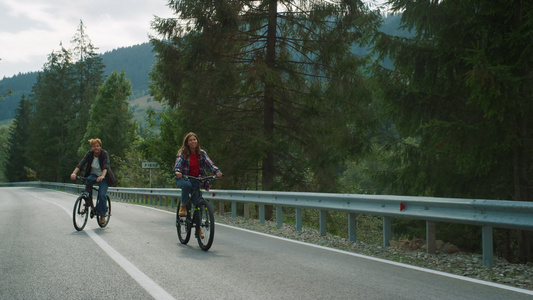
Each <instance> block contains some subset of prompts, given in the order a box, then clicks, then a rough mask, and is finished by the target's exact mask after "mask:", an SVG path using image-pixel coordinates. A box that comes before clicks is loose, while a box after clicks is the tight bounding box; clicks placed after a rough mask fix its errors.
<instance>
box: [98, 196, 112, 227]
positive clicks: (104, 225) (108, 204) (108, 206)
mask: <svg viewBox="0 0 533 300" xmlns="http://www.w3.org/2000/svg"><path fill="white" fill-rule="evenodd" d="M105 197H106V201H107V208H106V211H105V223H104V224H100V223H98V226H100V228H104V227H106V226H107V224H109V219H111V199H109V196H108V195H106V196H105ZM96 205H97V207H98V204H96Z"/></svg>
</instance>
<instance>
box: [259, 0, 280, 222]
mask: <svg viewBox="0 0 533 300" xmlns="http://www.w3.org/2000/svg"><path fill="white" fill-rule="evenodd" d="M277 13H278V11H277V1H276V0H272V1H271V3H270V6H269V19H268V29H267V47H266V65H267V66H268V72H271V71H274V68H275V62H276V27H277ZM264 80H265V81H264V84H265V93H264V104H263V105H264V123H263V126H264V132H265V139H266V141H267V145H268V146H267V147H268V149H266V150H267V152H266V156H265V158H264V159H263V174H262V185H263V190H271V189H272V184H273V182H274V110H275V108H274V90H273V89H274V86H273V84H272V83H271V82H269V81H268V80H270V79H269V78H268V77H267V78H265V79H264ZM272 211H273V208H272V205H267V206H266V207H265V218H266V219H267V220H270V219H272V215H273V214H272Z"/></svg>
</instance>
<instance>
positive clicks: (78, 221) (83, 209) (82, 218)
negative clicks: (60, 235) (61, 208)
mask: <svg viewBox="0 0 533 300" xmlns="http://www.w3.org/2000/svg"><path fill="white" fill-rule="evenodd" d="M88 216H89V207H88V206H87V199H86V198H85V196H79V197H78V199H76V202H75V203H74V211H73V212H72V221H73V223H74V228H76V230H77V231H82V230H83V228H85V225H86V224H87V217H88Z"/></svg>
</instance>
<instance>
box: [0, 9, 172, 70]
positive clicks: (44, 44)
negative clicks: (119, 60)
mask: <svg viewBox="0 0 533 300" xmlns="http://www.w3.org/2000/svg"><path fill="white" fill-rule="evenodd" d="M166 4H167V0H46V1H43V0H0V59H2V60H1V61H0V79H2V78H4V76H5V77H11V76H13V75H15V74H18V73H19V72H20V73H26V72H33V71H40V70H42V68H43V65H44V64H45V63H46V62H47V60H48V55H49V54H50V53H52V51H58V50H60V49H61V46H60V43H63V46H64V47H65V48H66V49H70V48H72V44H71V40H72V38H73V37H74V35H75V34H76V32H77V29H78V26H79V24H80V20H82V21H83V24H84V25H85V27H86V33H87V35H88V36H89V38H90V40H91V42H92V43H93V45H94V46H95V47H98V48H99V49H98V50H97V52H98V53H104V52H106V51H111V50H113V49H117V48H119V47H128V46H133V45H137V44H141V43H144V42H148V41H149V38H148V35H149V34H151V35H155V32H154V31H152V30H151V29H150V22H151V21H152V20H153V19H154V15H157V16H159V17H164V18H168V17H172V11H171V10H170V9H169V8H168V7H167V6H166Z"/></svg>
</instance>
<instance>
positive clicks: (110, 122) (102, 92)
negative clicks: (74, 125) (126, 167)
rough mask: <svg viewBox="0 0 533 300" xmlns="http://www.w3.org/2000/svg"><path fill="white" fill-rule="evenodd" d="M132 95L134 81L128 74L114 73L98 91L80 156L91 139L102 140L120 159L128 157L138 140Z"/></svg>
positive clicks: (103, 144) (111, 153)
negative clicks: (127, 154) (131, 106)
mask: <svg viewBox="0 0 533 300" xmlns="http://www.w3.org/2000/svg"><path fill="white" fill-rule="evenodd" d="M130 95H131V82H130V81H129V80H128V79H127V78H126V77H125V73H124V71H123V72H121V73H120V74H118V73H117V72H116V71H115V72H113V73H111V74H110V75H109V76H108V77H107V78H106V80H105V81H104V83H103V84H102V85H101V86H100V88H99V89H98V94H97V96H96V100H95V102H94V104H93V106H92V108H91V112H90V117H89V123H88V125H87V130H86V132H85V136H84V138H83V142H82V144H81V147H80V150H79V151H78V155H83V154H85V152H86V151H87V148H88V143H87V141H88V140H89V139H93V138H100V139H101V140H102V148H104V149H105V150H106V151H108V152H109V154H110V155H113V156H115V157H118V158H125V157H126V152H127V151H128V150H129V149H130V148H131V146H132V145H133V142H134V141H135V139H136V132H135V130H136V123H135V122H134V121H133V114H132V113H131V112H130V111H129V106H128V102H127V99H128V97H129V96H130Z"/></svg>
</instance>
